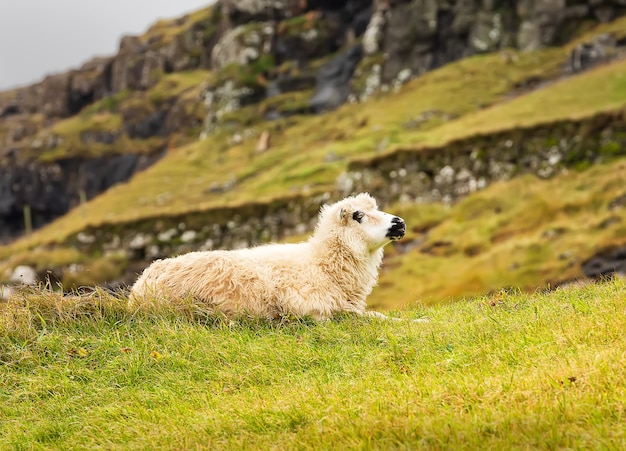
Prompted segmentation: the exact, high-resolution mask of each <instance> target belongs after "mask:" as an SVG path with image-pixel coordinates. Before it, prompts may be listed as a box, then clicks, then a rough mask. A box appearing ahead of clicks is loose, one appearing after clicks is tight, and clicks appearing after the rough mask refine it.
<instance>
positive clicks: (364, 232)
mask: <svg viewBox="0 0 626 451" xmlns="http://www.w3.org/2000/svg"><path fill="white" fill-rule="evenodd" d="M328 210H330V211H325V213H329V214H330V215H331V216H332V220H333V221H334V222H336V224H337V225H338V226H339V229H338V231H339V233H340V235H341V236H342V237H343V241H344V242H345V243H346V244H348V245H349V246H350V247H351V248H353V249H354V250H355V251H358V249H363V248H364V247H365V248H366V249H367V250H368V251H370V252H373V251H375V250H377V249H380V248H381V247H383V246H385V245H386V244H388V243H390V242H391V241H396V240H399V239H401V238H402V237H404V234H405V232H406V225H405V223H404V220H403V219H402V218H399V217H398V216H394V215H391V214H389V213H385V212H384V211H380V210H378V207H377V205H376V201H375V200H374V199H373V198H372V197H371V196H370V195H369V194H359V195H358V196H355V197H349V198H347V199H344V200H342V201H340V202H338V203H336V204H334V205H333V206H330V207H329V208H328ZM325 216H326V215H325ZM324 219H326V218H324ZM329 219H330V218H329ZM322 222H324V221H322ZM320 227H321V229H324V228H326V227H327V226H325V225H322V224H320Z"/></svg>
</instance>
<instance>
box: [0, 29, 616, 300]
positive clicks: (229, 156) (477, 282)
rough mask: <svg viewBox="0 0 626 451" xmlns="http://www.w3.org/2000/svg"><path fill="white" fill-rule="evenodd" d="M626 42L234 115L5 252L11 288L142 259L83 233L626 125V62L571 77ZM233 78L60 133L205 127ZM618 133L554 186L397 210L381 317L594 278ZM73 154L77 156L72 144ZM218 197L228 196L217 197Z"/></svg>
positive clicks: (320, 189)
mask: <svg viewBox="0 0 626 451" xmlns="http://www.w3.org/2000/svg"><path fill="white" fill-rule="evenodd" d="M625 29H626V19H620V20H617V21H615V22H613V23H611V24H607V25H602V26H600V27H597V28H596V29H594V30H591V31H589V32H588V33H586V34H584V35H581V36H580V37H579V38H577V39H576V40H574V41H572V42H570V43H569V44H567V45H565V46H563V47H559V48H551V49H546V50H541V51H537V52H530V53H520V52H516V51H513V50H507V51H503V52H500V53H494V54H487V55H478V56H474V57H471V58H466V59H464V60H461V61H458V62H456V63H452V64H449V65H446V66H444V67H441V68H439V69H437V70H434V71H432V72H429V73H427V74H425V75H423V76H421V77H418V78H416V79H414V80H412V81H410V82H409V83H408V84H406V85H405V86H403V87H402V88H401V89H400V90H399V91H398V92H390V93H386V94H383V93H379V94H378V95H377V96H375V97H374V98H370V99H368V100H367V101H365V102H363V103H359V104H347V105H344V106H343V107H341V108H339V109H338V110H336V111H333V112H329V113H326V114H322V115H301V114H299V115H294V116H289V117H285V118H281V119H278V120H275V121H271V122H268V121H266V120H264V113H265V112H266V111H267V110H268V109H270V108H275V107H279V108H292V107H294V105H301V104H302V102H304V101H305V100H306V93H304V94H303V93H301V92H299V93H295V94H289V95H286V96H279V97H278V98H270V99H266V100H264V101H262V102H261V103H259V104H254V105H250V106H246V107H244V108H242V109H240V110H238V111H235V112H233V113H229V114H227V115H225V116H223V117H221V118H220V122H219V123H218V124H217V128H216V130H215V131H214V132H213V133H212V134H210V135H208V136H207V137H206V138H205V139H201V140H196V139H195V138H193V137H191V136H183V135H185V133H182V132H181V133H180V135H181V136H179V138H180V139H178V141H177V140H174V141H172V142H171V143H175V142H179V143H180V145H179V146H175V145H172V146H171V148H170V150H169V152H168V154H167V155H166V156H165V157H164V158H163V159H162V160H160V161H159V162H158V163H156V164H154V165H153V166H152V167H150V168H149V169H147V170H145V171H144V172H142V173H139V174H137V175H136V176H135V177H134V178H133V179H132V180H130V181H129V182H128V183H124V184H120V185H118V186H116V187H114V188H112V189H110V190H109V191H107V192H106V193H105V194H103V195H101V196H98V197H96V198H95V199H93V200H91V201H90V202H88V203H86V204H85V205H83V206H81V207H80V208H76V209H75V210H73V211H70V212H69V213H68V214H67V215H65V216H64V217H62V218H60V219H58V220H56V221H54V222H53V223H51V224H49V225H47V226H45V227H43V228H41V229H40V230H38V231H36V232H34V233H32V234H31V235H30V236H28V237H24V238H23V239H21V240H18V241H16V242H14V243H12V244H10V245H7V246H1V247H0V279H1V278H2V276H3V275H5V276H6V275H7V274H10V271H11V269H12V268H14V267H15V266H17V265H19V264H29V265H33V266H35V267H36V268H37V269H38V270H40V271H44V272H45V270H46V269H47V268H49V267H55V266H63V265H65V266H66V267H69V266H70V265H72V264H74V263H76V264H79V265H81V267H83V269H82V270H81V272H80V273H79V274H73V275H71V276H66V277H65V279H64V280H63V283H64V284H66V285H67V286H72V285H81V284H85V285H91V284H96V283H103V282H106V281H108V280H111V279H113V278H115V277H119V276H120V273H121V271H122V270H123V269H124V268H125V267H126V266H128V265H129V263H130V262H129V261H128V258H127V257H126V256H124V255H120V254H119V253H118V254H114V255H108V254H106V252H104V251H103V250H102V249H99V250H96V251H90V252H88V253H85V252H82V251H79V250H77V249H76V248H75V244H76V236H77V235H78V234H79V233H80V232H81V231H85V230H101V231H107V230H121V229H123V230H127V231H130V232H132V231H137V232H140V231H141V230H142V228H145V227H146V226H147V225H149V224H158V223H159V221H161V220H165V219H167V220H170V221H172V222H175V221H178V220H180V221H181V222H184V220H185V219H186V217H187V216H188V215H194V214H198V215H202V218H203V220H204V221H206V223H207V224H212V223H215V221H216V218H215V216H216V215H217V213H215V212H217V211H223V210H224V209H227V208H233V209H235V208H241V209H245V208H246V206H248V205H256V204H267V205H270V204H272V203H273V202H283V201H284V200H285V199H290V198H296V197H298V196H299V197H300V198H307V197H309V198H311V197H314V196H319V195H323V194H324V193H333V192H335V191H336V189H337V180H338V178H339V177H340V176H341V174H342V173H344V172H345V171H347V170H348V168H350V166H351V165H352V164H354V163H355V162H358V163H359V164H367V162H368V161H370V162H374V163H371V164H376V163H375V162H376V161H377V160H376V159H379V158H383V157H388V156H393V155H395V154H398V153H400V152H415V153H419V152H424V153H428V152H430V154H432V155H436V154H437V152H438V151H440V150H442V149H445V148H446V147H448V146H450V147H451V146H452V145H453V144H454V143H457V142H463V140H471V139H474V138H477V139H481V137H484V138H485V142H486V143H487V144H485V145H489V143H488V139H489V137H490V136H491V135H493V134H495V133H499V132H502V131H507V130H511V131H513V132H514V131H519V133H520V134H521V135H524V134H525V133H526V134H529V138H530V137H532V133H533V127H535V126H541V125H543V124H559V123H561V122H563V123H567V121H571V120H574V119H576V120H578V119H580V120H590V121H592V120H593V118H594V117H596V116H597V115H599V114H602V113H606V112H607V111H608V112H611V114H614V115H615V116H616V117H622V116H623V110H624V106H625V105H626V96H625V95H626V76H625V75H624V74H626V62H625V60H623V59H619V58H617V59H616V60H615V61H614V62H611V63H609V64H605V65H601V66H599V67H596V68H594V69H591V70H589V71H586V72H583V73H580V74H569V73H567V72H564V70H563V67H564V65H565V64H566V61H567V58H568V55H569V52H570V51H571V49H572V48H574V46H576V45H577V44H579V43H581V42H587V41H588V40H590V39H592V38H593V37H594V36H597V35H599V34H601V33H611V34H613V36H615V38H616V39H621V38H622V37H623V36H624V34H625V32H624V31H623V30H625ZM363 64H364V65H367V64H369V63H368V62H367V61H365V62H364V63H363ZM359 70H361V71H364V68H363V67H361V68H360V69H357V73H356V75H355V83H359V82H360V78H359V77H360V76H362V75H363V74H362V73H360V72H359ZM226 75H227V74H226ZM226 75H225V74H214V73H211V72H209V71H203V70H194V71H188V72H180V73H174V74H167V75H165V76H164V77H163V79H162V80H160V82H159V83H158V84H156V85H155V86H154V87H152V88H151V89H149V90H148V91H146V92H138V93H132V94H131V93H128V92H122V93H119V94H118V95H117V96H116V97H115V98H108V99H106V102H104V101H103V102H100V103H97V104H94V105H92V106H90V107H87V108H85V109H84V110H83V111H81V113H80V114H79V115H78V116H76V117H74V118H71V119H68V120H66V121H63V122H61V123H57V124H55V125H54V126H53V127H54V128H55V132H56V133H58V134H61V135H63V136H64V140H63V142H65V143H72V136H74V135H75V134H76V133H77V130H79V131H81V130H85V127H88V128H89V127H93V122H94V121H96V122H97V124H96V125H98V124H100V125H102V126H103V127H105V126H108V125H110V123H112V122H115V121H117V120H118V117H117V116H118V115H119V114H120V111H121V112H122V113H123V112H125V111H127V110H129V111H133V108H135V107H136V108H139V109H141V108H143V107H145V105H143V103H142V102H143V101H145V100H146V99H148V100H149V101H150V102H151V104H152V103H155V102H156V103H158V102H159V101H160V100H159V99H169V98H173V97H175V96H180V95H182V96H183V97H184V100H185V101H186V102H189V105H190V110H192V111H191V113H190V114H192V115H197V116H198V117H200V116H201V112H200V111H199V110H198V108H200V107H199V103H198V101H197V99H198V97H199V96H200V92H201V90H202V87H203V86H204V85H206V84H207V83H209V84H210V83H212V82H214V80H215V78H216V77H223V76H226ZM231 75H233V74H231ZM361 81H362V80H361ZM194 99H195V100H194ZM194 105H195V106H194ZM294 108H295V107H294ZM295 109H296V110H297V108H295ZM118 110H119V111H118ZM100 125H98V127H99V126H100ZM564 127H565V126H564ZM96 129H97V127H96ZM195 132H198V130H195ZM264 132H269V134H270V136H271V146H270V148H269V149H268V150H267V151H265V152H257V151H256V145H257V141H258V138H259V136H260V135H261V134H262V133H264ZM571 133H572V134H573V136H571V137H570V138H572V139H578V138H580V136H578V135H577V133H579V132H578V131H574V132H571ZM616 133H618V134H620V133H621V134H620V135H619V136H620V138H619V139H618V144H615V143H611V145H610V146H608V148H607V149H605V150H606V151H605V153H604V158H603V163H602V164H594V163H597V162H596V161H588V162H584V163H585V164H577V165H576V166H575V167H571V168H569V170H568V171H565V172H561V173H559V175H556V176H554V177H553V178H551V179H549V180H540V179H538V178H536V177H534V176H530V175H526V176H523V177H517V178H514V179H512V180H510V181H505V182H499V183H497V184H494V185H492V186H488V187H487V188H486V189H484V190H482V191H479V192H477V193H474V194H471V195H469V196H468V197H467V198H465V199H464V200H462V201H460V202H458V203H454V204H452V205H448V204H447V203H446V204H444V203H428V204H415V203H408V202H404V203H403V202H399V203H396V204H394V205H384V207H385V208H386V209H387V210H390V211H391V210H393V211H394V212H398V213H399V214H402V215H403V216H404V217H405V219H406V220H407V222H408V224H409V227H410V228H411V229H412V230H411V232H410V233H409V236H408V237H407V239H406V240H405V241H404V243H403V244H402V245H401V246H399V247H398V248H397V249H396V250H393V249H390V252H389V257H388V258H387V260H386V262H385V270H384V273H383V274H382V277H381V284H380V289H379V290H377V291H376V294H374V295H373V296H372V298H371V304H372V305H374V306H375V307H377V308H397V307H399V306H401V305H407V304H410V303H411V302H414V301H416V300H419V301H421V302H426V303H432V302H439V301H442V300H449V299H456V298H459V297H463V296H467V295H475V294H481V293H487V292H490V291H493V290H497V289H500V288H507V287H517V288H522V289H533V288H535V287H545V286H548V285H554V284H559V283H562V282H565V281H568V280H572V279H577V278H581V277H583V276H584V275H583V273H582V270H581V263H582V262H583V261H584V260H585V259H587V258H589V257H590V256H592V255H593V253H594V252H596V251H598V250H600V249H604V248H607V247H611V246H618V245H623V244H624V243H625V241H626V239H625V238H624V237H625V236H626V233H625V228H624V227H625V225H624V224H626V222H625V219H626V218H625V217H624V215H625V213H624V209H623V208H614V206H613V205H614V204H615V202H614V201H615V199H618V198H620V196H623V195H624V194H625V192H624V189H623V188H622V185H623V184H622V182H621V177H622V176H621V174H622V173H623V169H624V163H623V159H621V158H620V155H621V154H623V152H622V148H623V146H622V145H620V144H619V140H621V139H622V138H621V137H622V135H623V132H622V131H621V129H619V130H617V132H616ZM235 136H238V137H239V139H234V137H235ZM548 139H550V137H548ZM598 139H600V138H598ZM553 140H554V141H555V142H556V141H557V138H556V137H554V138H553ZM76 149H78V150H80V149H79V148H78V147H77V148H76ZM61 150H62V151H64V152H72V151H73V150H72V148H71V146H69V147H68V148H67V149H61ZM61 150H59V151H61ZM96 150H97V149H96ZM101 150H102V149H101ZM109 150H111V149H108V150H106V151H107V152H108V151H109ZM135 150H136V151H138V152H141V151H142V148H141V147H137V148H136V149H135ZM103 151H104V150H103ZM53 153H54V152H53ZM44 157H46V158H47V157H50V155H47V156H42V158H44ZM215 186H217V187H221V188H220V189H217V190H214V189H212V188H213V187H215ZM381 190H382V191H384V187H382V188H381ZM555 193H558V195H555ZM155 227H156V226H155ZM130 232H129V233H130ZM298 238H301V236H296V237H290V238H289V239H291V240H294V239H298ZM451 274H453V275H454V277H452V278H451V276H450V275H451Z"/></svg>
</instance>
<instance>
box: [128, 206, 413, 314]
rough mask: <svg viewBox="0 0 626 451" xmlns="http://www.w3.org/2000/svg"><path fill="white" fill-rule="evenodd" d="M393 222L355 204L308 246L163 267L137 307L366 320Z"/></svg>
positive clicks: (144, 283) (168, 262)
mask: <svg viewBox="0 0 626 451" xmlns="http://www.w3.org/2000/svg"><path fill="white" fill-rule="evenodd" d="M357 211H360V212H362V213H363V214H364V217H363V219H362V220H360V221H357V220H356V219H354V218H353V214H354V212H357ZM394 218H395V217H394V216H392V215H390V214H388V213H384V212H381V211H379V210H378V208H377V205H376V201H375V200H374V199H373V198H372V197H371V196H369V195H368V194H359V195H357V196H354V197H348V198H346V199H343V200H341V201H339V202H337V203H335V204H331V205H325V206H324V207H322V210H321V213H320V217H319V221H318V224H317V227H316V229H315V232H314V234H313V235H312V236H311V237H310V238H309V239H308V240H307V241H305V242H302V243H297V244H269V245H264V246H258V247H253V248H249V249H239V250H232V251H224V250H218V251H208V252H191V253H188V254H184V255H181V256H178V257H174V258H168V259H164V260H157V261H155V262H153V263H152V264H151V265H150V266H149V267H148V268H146V269H145V270H144V272H143V274H142V275H141V276H140V277H139V279H138V280H137V281H136V282H135V284H134V285H133V287H132V290H131V300H133V301H134V302H155V301H156V300H157V299H159V300H168V299H173V298H177V299H180V298H188V297H193V298H196V299H198V300H200V301H202V302H204V303H206V304H207V306H208V307H210V308H211V309H214V310H216V311H220V312H222V313H224V314H226V315H228V316H236V315H239V314H249V315H254V316H261V317H268V318H275V317H278V316H280V315H284V314H292V315H295V316H299V317H301V316H312V317H313V318H315V319H318V320H319V319H328V318H330V317H332V316H333V315H334V314H336V313H338V312H354V313H357V314H364V313H365V306H366V304H365V301H366V298H367V296H368V295H369V294H370V293H371V291H372V289H373V288H374V286H375V285H376V282H377V279H378V269H379V267H380V265H381V262H382V258H383V246H384V245H386V244H388V243H389V242H391V241H392V239H391V238H389V237H388V234H389V230H390V228H391V227H392V225H393V222H392V220H394ZM395 221H398V219H395ZM403 230H404V229H403V228H402V232H403Z"/></svg>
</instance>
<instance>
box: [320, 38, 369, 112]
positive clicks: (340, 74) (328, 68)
mask: <svg viewBox="0 0 626 451" xmlns="http://www.w3.org/2000/svg"><path fill="white" fill-rule="evenodd" d="M362 58H363V46H362V45H361V44H357V45H355V46H353V47H351V48H349V49H348V50H346V51H345V52H343V53H341V54H339V55H337V56H336V57H335V58H333V59H332V60H331V61H330V62H328V63H327V64H325V65H324V66H322V67H321V68H320V70H319V72H318V74H317V81H316V85H315V93H314V94H313V97H312V98H311V100H310V101H309V104H310V106H311V108H312V109H313V110H314V111H316V112H321V111H324V110H330V109H334V108H337V107H338V106H340V105H341V104H343V103H344V102H345V101H346V99H347V98H348V94H349V93H350V80H351V79H352V74H354V70H355V69H356V66H357V65H358V64H359V62H360V61H361V59H362Z"/></svg>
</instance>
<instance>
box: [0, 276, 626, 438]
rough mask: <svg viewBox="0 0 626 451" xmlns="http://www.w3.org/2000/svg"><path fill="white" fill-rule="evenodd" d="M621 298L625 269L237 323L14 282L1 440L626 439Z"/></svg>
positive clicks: (1, 345)
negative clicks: (355, 312) (362, 315)
mask: <svg viewBox="0 0 626 451" xmlns="http://www.w3.org/2000/svg"><path fill="white" fill-rule="evenodd" d="M625 301H626V286H625V285H624V281H623V280H622V281H619V280H617V281H613V282H610V283H606V284H592V285H587V286H578V287H569V288H562V289H558V290H556V291H553V292H551V293H543V294H542V293H535V294H532V295H527V294H522V293H512V292H505V291H502V292H499V293H497V294H496V295H494V296H489V297H481V298H476V299H470V300H464V301H460V302H458V303H455V304H452V305H445V306H443V305H439V306H436V307H432V308H428V309H425V308H424V307H422V306H413V307H412V308H410V309H405V310H402V311H397V312H392V314H393V315H394V316H397V317H399V318H402V319H403V321H378V320H364V319H359V318H354V317H349V316H346V317H342V318H339V319H336V320H333V321H329V322H325V323H320V324H315V323H312V322H310V321H307V320H301V321H289V320H285V321H283V322H279V323H265V322H256V321H253V320H245V319H244V320H242V321H240V322H237V323H235V324H229V323H227V322H225V321H222V320H220V319H219V318H215V317H206V316H205V315H204V314H203V311H202V309H201V307H200V306H193V305H188V306H179V310H178V311H177V312H173V311H172V310H171V308H168V309H167V310H160V309H159V308H158V307H156V308H155V309H154V310H152V311H138V312H137V311H130V310H128V309H127V308H126V307H125V305H126V302H125V301H124V300H123V299H121V300H120V299H115V298H110V297H108V296H105V295H99V296H96V297H95V298H82V299H76V298H74V299H72V298H60V297H59V296H58V295H53V294H49V293H43V294H42V293H39V294H31V295H24V296H19V297H16V298H15V299H14V300H13V301H11V302H10V304H9V305H3V304H0V363H1V365H0V376H1V377H0V398H1V399H2V403H0V418H1V419H2V421H0V448H29V449H30V448H36V449H40V448H46V449H49V448H54V449H70V448H71V449H76V448H89V449H93V448H107V449H145V448H146V447H150V448H157V449H159V448H167V449H171V448H185V449H196V448H199V449H205V448H206V449H215V448H219V449H242V448H245V449H270V448H272V449H273V448H277V449H278V448H280V449H320V448H323V449H331V448H332V449H363V448H367V449H390V448H391V449H396V448H407V449H413V448H428V449H431V448H432V449H442V448H444V449H510V448H538V449H564V448H567V449H623V448H624V446H626V435H624V434H625V433H624V427H623V426H624V423H625V422H626V409H625V406H626V382H625V379H624V377H623V374H624V372H625V371H626V360H625V357H624V348H625V347H626V339H625V335H624V329H625V328H626V310H625V308H624V306H625ZM424 315H426V316H428V318H429V319H430V322H429V323H426V324H424V323H415V322H411V321H410V320H411V319H413V318H418V317H422V316H424Z"/></svg>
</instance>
